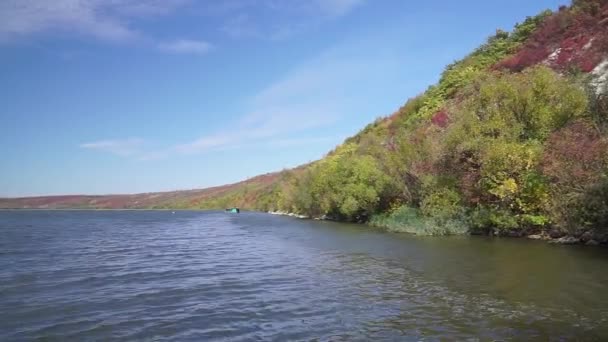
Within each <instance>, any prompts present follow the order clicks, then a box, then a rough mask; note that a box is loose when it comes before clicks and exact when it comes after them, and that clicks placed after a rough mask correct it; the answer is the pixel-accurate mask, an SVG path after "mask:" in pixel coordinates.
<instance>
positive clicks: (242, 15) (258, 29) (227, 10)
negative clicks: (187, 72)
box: [208, 0, 365, 40]
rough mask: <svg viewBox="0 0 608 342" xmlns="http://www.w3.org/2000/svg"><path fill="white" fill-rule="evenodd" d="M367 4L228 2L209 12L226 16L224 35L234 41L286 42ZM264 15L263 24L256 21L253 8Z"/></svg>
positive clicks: (359, 0)
mask: <svg viewBox="0 0 608 342" xmlns="http://www.w3.org/2000/svg"><path fill="white" fill-rule="evenodd" d="M364 2H365V0H312V1H311V0H291V1H276V0H259V1H250V0H225V1H224V2H222V4H223V6H222V7H214V6H210V7H209V8H208V11H209V12H212V13H218V11H219V12H220V13H222V14H223V15H224V16H226V19H225V20H224V25H223V26H222V27H221V28H220V30H221V31H223V32H224V33H226V34H228V35H229V36H231V37H233V38H263V39H269V40H284V39H287V38H290V37H293V36H295V35H297V34H300V33H302V32H305V31H308V30H311V29H314V28H316V27H318V26H319V25H320V24H322V23H323V22H325V21H327V20H331V19H333V18H337V17H341V16H344V15H346V14H348V13H350V12H351V11H353V10H354V9H355V8H356V7H358V6H360V5H362V4H363V3H364ZM254 6H255V7H256V11H257V12H258V13H263V15H262V16H263V17H264V18H268V19H266V20H263V21H256V20H254V19H253V18H252V17H251V15H250V13H251V10H252V8H253V7H254Z"/></svg>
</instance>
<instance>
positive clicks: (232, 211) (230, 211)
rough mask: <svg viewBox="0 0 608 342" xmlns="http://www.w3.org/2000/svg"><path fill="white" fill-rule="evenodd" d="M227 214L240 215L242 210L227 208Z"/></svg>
mask: <svg viewBox="0 0 608 342" xmlns="http://www.w3.org/2000/svg"><path fill="white" fill-rule="evenodd" d="M226 212H227V213H234V214H238V213H240V212H241V209H239V208H227V209H226Z"/></svg>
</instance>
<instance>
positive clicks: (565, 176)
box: [542, 121, 608, 188]
mask: <svg viewBox="0 0 608 342" xmlns="http://www.w3.org/2000/svg"><path fill="white" fill-rule="evenodd" d="M607 151H608V142H607V141H606V139H603V138H602V136H601V135H600V134H599V132H598V131H597V130H596V129H595V128H594V127H593V126H592V125H591V124H589V123H586V122H581V121H578V122H574V123H572V124H570V125H568V126H567V127H565V128H563V129H561V130H559V131H557V132H555V133H553V134H552V135H551V137H549V139H548V140H547V143H546V148H545V153H544V155H543V161H542V170H543V173H544V174H545V175H546V176H548V177H549V178H550V179H551V180H552V181H553V182H554V183H556V184H561V185H566V186H569V187H573V188H578V187H584V186H585V185H589V184H593V183H595V182H596V181H597V180H598V177H601V175H602V171H603V170H604V168H605V166H606V162H607V161H608V160H607V158H606V157H607V155H606V152H607Z"/></svg>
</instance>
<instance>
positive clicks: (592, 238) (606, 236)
mask: <svg viewBox="0 0 608 342" xmlns="http://www.w3.org/2000/svg"><path fill="white" fill-rule="evenodd" d="M268 214H270V215H279V216H289V217H295V218H298V219H303V220H310V219H312V220H322V221H334V219H333V218H332V217H329V216H327V215H323V216H321V217H310V216H306V215H300V214H296V213H290V212H286V211H269V212H268ZM490 235H494V236H497V237H499V236H500V237H513V238H527V239H530V240H542V241H547V242H548V243H550V244H559V245H586V246H608V233H594V232H591V231H580V232H576V233H573V234H568V233H565V232H563V231H560V230H557V229H552V230H549V231H543V232H537V233H531V232H526V231H520V230H513V231H508V232H501V233H498V232H495V233H494V234H490Z"/></svg>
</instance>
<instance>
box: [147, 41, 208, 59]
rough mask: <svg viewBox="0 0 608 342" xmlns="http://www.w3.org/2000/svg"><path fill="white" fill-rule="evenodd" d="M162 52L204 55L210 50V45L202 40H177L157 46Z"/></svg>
mask: <svg viewBox="0 0 608 342" xmlns="http://www.w3.org/2000/svg"><path fill="white" fill-rule="evenodd" d="M158 47H159V48H160V49H161V50H162V51H166V52H170V53H177V54H197V55H204V54H206V53H207V52H209V50H211V48H212V46H211V44H209V43H207V42H205V41H202V40H191V39H178V40H175V41H172V42H168V43H162V44H159V45H158Z"/></svg>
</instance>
